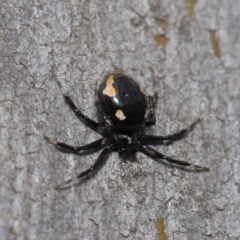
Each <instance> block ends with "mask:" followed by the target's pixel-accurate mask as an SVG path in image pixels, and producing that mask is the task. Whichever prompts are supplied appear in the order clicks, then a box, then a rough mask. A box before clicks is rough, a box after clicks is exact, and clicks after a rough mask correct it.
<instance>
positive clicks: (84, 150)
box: [44, 136, 105, 154]
mask: <svg viewBox="0 0 240 240" xmlns="http://www.w3.org/2000/svg"><path fill="white" fill-rule="evenodd" d="M44 139H45V140H46V141H47V142H48V143H50V144H52V145H53V146H54V147H56V148H57V149H58V150H59V151H61V152H67V153H75V154H88V153H93V152H97V151H98V150H100V149H101V148H103V147H104V146H105V138H101V139H99V140H97V141H94V142H92V143H89V144H86V145H83V146H75V147H74V146H70V145H68V144H66V143H62V142H57V141H55V140H53V139H51V138H49V137H46V136H44Z"/></svg>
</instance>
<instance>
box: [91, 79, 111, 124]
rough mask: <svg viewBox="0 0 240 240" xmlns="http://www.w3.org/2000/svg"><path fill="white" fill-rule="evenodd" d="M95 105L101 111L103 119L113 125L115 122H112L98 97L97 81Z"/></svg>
mask: <svg viewBox="0 0 240 240" xmlns="http://www.w3.org/2000/svg"><path fill="white" fill-rule="evenodd" d="M95 105H96V107H97V109H98V111H99V113H100V114H101V116H102V118H103V120H104V121H105V122H106V123H107V124H108V125H109V126H113V123H112V121H111V119H110V118H109V117H108V116H107V115H106V114H105V112H104V111H103V109H102V107H101V105H100V104H99V101H98V97H97V83H96V84H95Z"/></svg>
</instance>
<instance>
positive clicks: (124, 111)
mask: <svg viewBox="0 0 240 240" xmlns="http://www.w3.org/2000/svg"><path fill="white" fill-rule="evenodd" d="M97 96H98V100H99V104H100V106H101V108H102V110H103V111H104V113H105V115H106V116H107V117H108V118H109V119H110V120H111V122H112V124H113V126H114V127H115V128H117V129H128V130H131V129H138V128H141V127H142V126H143V125H144V122H145V117H146V113H147V109H148V104H147V98H146V96H145V94H144V93H143V91H142V90H141V88H140V86H139V85H138V84H137V83H136V82H135V81H134V80H133V79H132V78H130V77H128V76H126V75H124V74H121V73H113V74H110V75H107V76H106V77H105V78H104V79H103V81H102V83H101V84H100V86H99V88H98V93H97Z"/></svg>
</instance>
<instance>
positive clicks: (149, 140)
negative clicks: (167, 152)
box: [141, 119, 201, 145]
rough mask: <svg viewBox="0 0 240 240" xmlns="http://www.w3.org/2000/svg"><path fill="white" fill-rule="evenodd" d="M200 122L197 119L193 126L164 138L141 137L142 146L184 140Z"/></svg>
mask: <svg viewBox="0 0 240 240" xmlns="http://www.w3.org/2000/svg"><path fill="white" fill-rule="evenodd" d="M200 121H201V120H200V119H198V120H196V121H195V122H194V123H193V124H191V125H190V126H189V127H188V128H185V129H183V130H181V131H180V132H177V133H174V134H171V135H169V136H165V137H164V136H154V135H141V139H142V140H141V141H142V144H143V145H157V144H164V145H169V144H171V143H173V142H175V141H179V140H181V139H183V138H185V137H186V136H187V135H188V133H189V132H191V131H192V130H193V129H194V128H195V126H196V125H197V124H198V123H199V122H200Z"/></svg>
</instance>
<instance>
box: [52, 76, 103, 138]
mask: <svg viewBox="0 0 240 240" xmlns="http://www.w3.org/2000/svg"><path fill="white" fill-rule="evenodd" d="M53 75H54V78H55V80H56V82H57V84H58V86H59V88H60V91H61V93H62V95H63V97H64V99H65V101H66V103H67V104H68V106H69V107H70V109H71V110H72V111H73V112H74V113H75V115H76V116H77V117H78V118H79V119H80V121H82V122H83V123H84V124H85V125H86V126H87V127H89V128H91V129H93V130H94V131H95V132H97V133H100V134H103V132H104V130H102V128H103V126H102V125H101V124H99V123H97V122H95V121H94V120H92V119H90V118H89V117H88V116H86V115H85V114H83V113H82V112H81V111H80V110H79V109H78V108H77V106H76V105H75V103H74V102H73V101H72V99H71V98H70V97H69V96H68V95H67V94H66V93H65V91H64V89H63V87H62V83H61V82H60V81H59V79H58V77H57V75H56V74H55V73H54V74H53Z"/></svg>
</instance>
